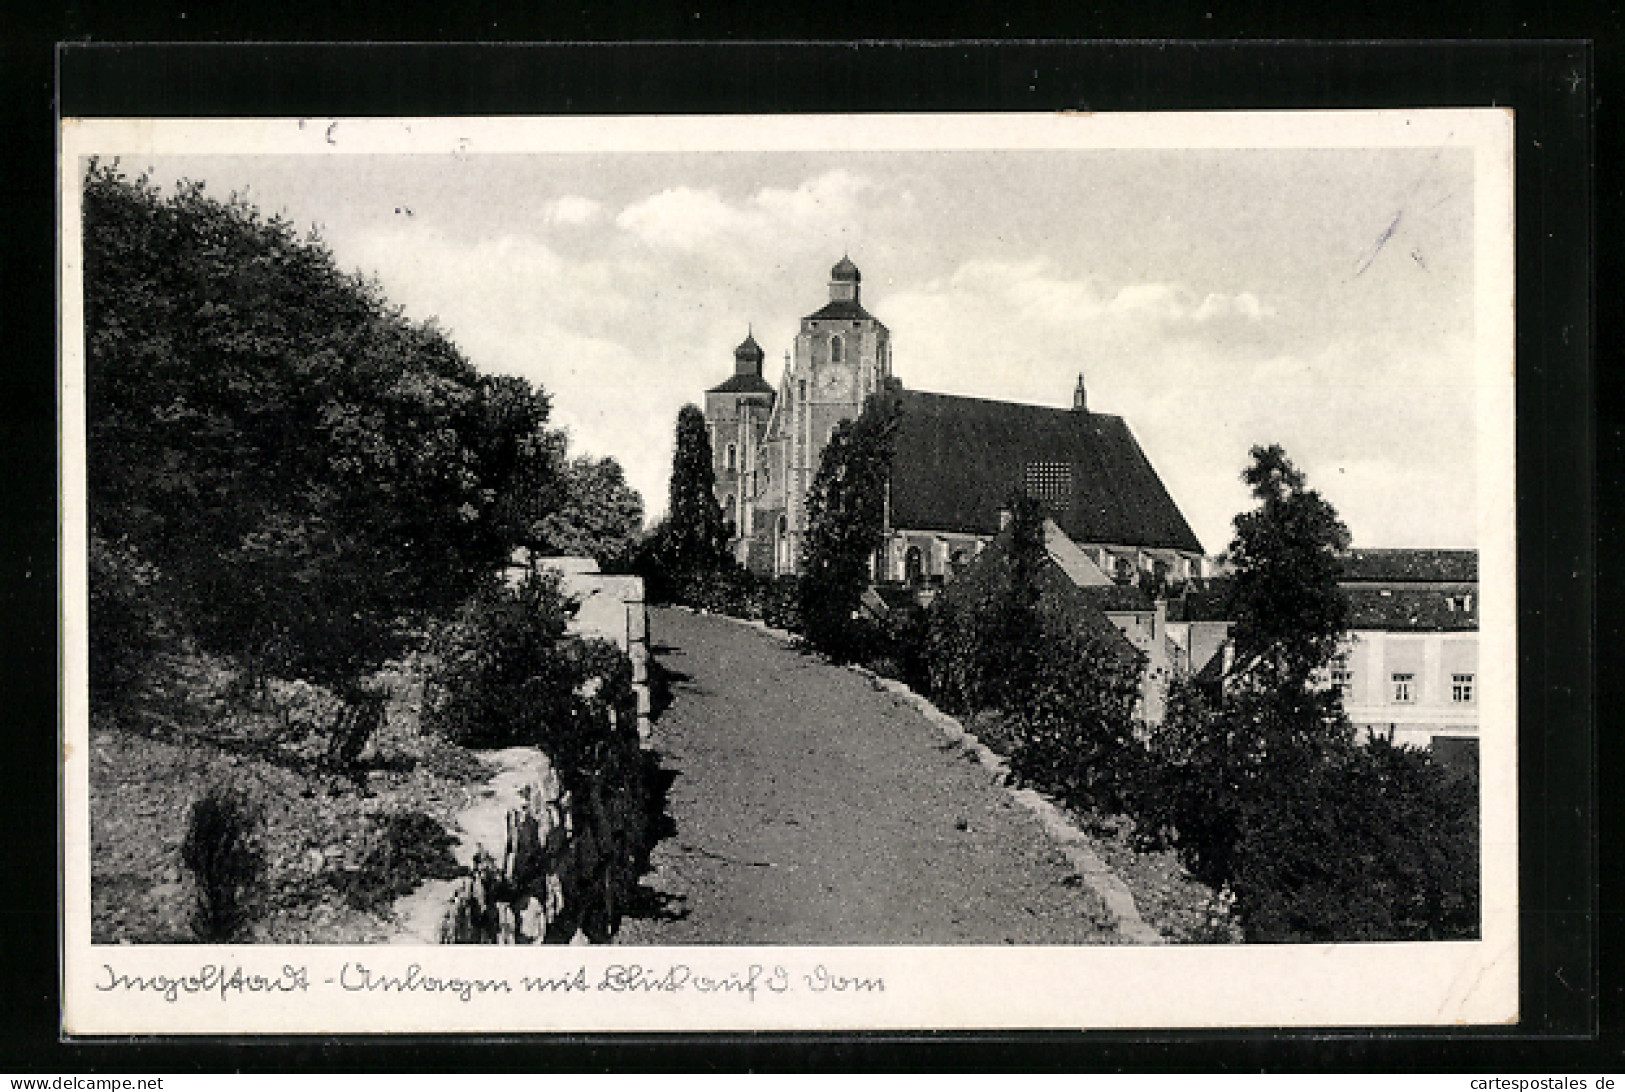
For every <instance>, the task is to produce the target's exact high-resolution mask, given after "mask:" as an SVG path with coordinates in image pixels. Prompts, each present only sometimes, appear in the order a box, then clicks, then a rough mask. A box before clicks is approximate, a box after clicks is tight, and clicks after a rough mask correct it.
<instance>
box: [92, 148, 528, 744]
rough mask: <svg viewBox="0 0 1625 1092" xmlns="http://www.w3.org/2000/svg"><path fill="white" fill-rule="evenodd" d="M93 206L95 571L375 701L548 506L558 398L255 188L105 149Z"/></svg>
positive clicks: (191, 623)
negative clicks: (479, 362) (355, 264)
mask: <svg viewBox="0 0 1625 1092" xmlns="http://www.w3.org/2000/svg"><path fill="white" fill-rule="evenodd" d="M84 197H85V200H84V240H85V241H84V263H85V264H84V268H85V276H84V283H85V340H86V398H87V411H88V412H87V422H86V423H87V480H88V486H89V515H90V523H91V534H92V537H93V538H94V539H97V540H99V541H100V542H101V543H103V544H109V548H110V549H114V548H116V556H117V557H118V558H120V559H121V561H120V565H119V566H118V567H112V566H108V565H100V566H98V568H97V572H98V573H100V574H102V575H101V577H98V576H97V575H96V573H93V575H92V581H93V584H95V583H96V582H97V581H98V580H100V579H106V578H108V577H111V578H112V579H114V580H117V579H119V577H118V576H117V573H118V572H121V571H122V572H125V573H131V572H138V573H140V574H141V576H142V580H143V582H144V586H145V588H146V589H147V594H146V598H147V599H149V600H153V601H161V602H163V603H164V604H165V607H166V609H167V611H168V613H170V614H171V615H173V617H174V619H175V620H176V622H177V624H178V625H179V626H180V627H181V628H182V629H183V630H184V635H185V636H187V637H188V638H190V639H191V640H193V641H195V642H196V643H197V644H198V645H199V646H200V647H202V648H203V649H205V650H207V651H210V652H213V653H216V654H219V655H224V656H228V657H231V658H233V659H235V660H237V661H238V662H240V663H242V664H243V665H245V666H246V667H248V668H249V670H250V672H251V673H253V674H259V675H264V674H268V673H276V674H282V675H287V676H291V677H299V678H304V679H308V680H310V681H312V682H316V683H320V684H324V685H329V686H334V687H337V688H338V689H339V690H340V691H341V693H342V694H347V695H348V696H350V697H355V696H356V690H355V687H356V684H357V682H358V680H359V679H360V678H361V677H362V676H363V675H365V674H366V673H367V672H369V671H370V670H371V669H373V668H374V667H376V665H377V664H379V663H380V662H382V661H383V660H385V659H387V658H389V657H390V656H393V655H395V654H397V653H398V652H400V651H401V650H402V649H403V647H404V646H405V644H406V642H407V641H408V640H410V639H411V634H412V631H413V628H414V626H416V625H417V624H419V623H421V622H422V621H423V620H424V619H425V618H427V617H429V616H432V615H434V614H437V613H442V612H445V611H448V610H450V609H452V608H453V607H454V606H455V605H456V604H457V603H459V602H461V601H462V600H463V599H464V598H465V597H466V596H467V595H468V594H469V593H470V592H472V591H473V590H474V589H475V588H476V587H478V586H479V585H480V583H481V582H482V581H484V580H486V579H489V577H490V574H491V573H492V572H493V570H494V568H495V567H496V566H497V565H498V564H499V563H500V562H501V561H502V560H503V559H504V558H505V557H506V556H507V554H508V553H509V552H510V551H511V549H512V547H513V546H514V545H515V544H516V542H517V541H519V535H520V528H521V527H522V526H523V525H524V524H525V523H526V522H527V521H530V520H533V519H534V518H536V516H537V513H536V512H535V511H533V510H531V509H529V508H527V507H526V506H525V505H526V504H528V503H529V501H528V498H529V497H531V496H534V495H536V494H545V492H546V489H547V487H548V484H549V477H550V469H549V468H550V467H552V466H553V465H554V462H556V455H555V453H554V449H555V447H556V444H557V441H556V440H555V438H554V436H553V434H551V433H549V432H548V431H547V430H546V428H545V422H546V420H547V416H548V411H549V405H548V400H547V398H546V396H545V394H543V393H542V392H540V391H537V390H534V389H532V388H531V387H530V386H529V385H528V384H526V383H524V382H523V381H521V380H516V379H484V378H481V377H480V376H478V375H477V374H476V373H475V371H474V369H473V368H472V366H471V365H470V364H469V363H468V361H467V360H466V359H464V357H463V356H462V354H461V353H460V352H459V351H458V350H457V348H456V347H455V346H454V345H452V343H451V342H450V341H449V340H448V339H447V338H446V336H445V334H444V333H443V332H442V331H440V330H439V329H438V328H437V327H436V326H435V325H434V324H433V323H414V322H410V321H408V320H407V319H406V318H404V317H403V315H402V314H401V313H400V311H399V309H398V308H395V307H392V306H390V305H389V304H387V303H386V301H385V300H384V298H383V295H382V293H381V292H380V290H379V288H378V286H377V285H376V284H375V283H374V282H372V281H369V280H366V279H364V278H361V277H359V276H356V275H351V274H346V273H343V272H341V271H340V270H339V269H338V267H337V265H336V264H335V262H334V261H333V258H332V255H331V254H330V253H329V252H328V250H327V249H326V247H325V246H324V245H323V244H322V242H321V240H320V239H319V237H317V236H315V235H314V234H311V235H307V236H306V237H304V238H300V237H299V236H298V235H297V234H296V233H295V232H294V231H293V229H292V227H291V225H289V224H288V223H287V222H286V221H284V220H281V219H279V218H275V217H273V218H270V219H266V218H264V217H262V216H261V215H260V214H259V212H258V211H257V210H255V209H254V208H253V207H252V206H250V205H249V204H247V203H246V202H245V201H243V200H241V199H239V198H235V197H234V198H232V199H230V200H228V201H224V202H222V201H217V200H214V199H213V198H211V197H209V196H207V195H206V194H205V193H204V188H203V186H202V184H201V183H186V184H182V185H181V186H180V187H178V188H177V190H176V191H175V193H174V194H173V195H172V196H169V197H167V198H166V197H163V196H162V195H160V194H159V192H158V191H157V189H156V188H155V187H153V186H152V185H151V184H150V183H149V182H147V181H146V180H145V179H135V180H130V179H128V178H126V177H125V176H124V175H122V174H121V173H120V172H119V170H118V168H117V165H116V164H100V163H93V164H92V165H91V166H90V168H89V170H88V172H87V174H86V177H85V181H84ZM113 544H116V547H115V546H114V545H113ZM108 556H109V557H111V556H115V555H114V554H109V555H108ZM106 592H107V589H106V588H99V587H93V588H92V593H91V594H92V599H93V601H96V602H100V603H103V604H109V605H112V604H115V603H116V601H117V598H118V597H117V596H110V595H108V594H106ZM126 598H127V597H126ZM125 613H126V614H127V613H128V612H127V611H125ZM104 614H106V611H105V610H104ZM107 617H109V618H111V619H113V620H114V621H118V620H119V619H120V618H121V617H122V615H120V614H119V613H118V612H116V611H115V612H114V613H112V614H110V615H107ZM94 625H95V623H94V622H93V626H94ZM125 629H126V630H127V629H129V627H128V626H126V627H125ZM349 749H351V748H349V747H348V746H346V748H345V750H349Z"/></svg>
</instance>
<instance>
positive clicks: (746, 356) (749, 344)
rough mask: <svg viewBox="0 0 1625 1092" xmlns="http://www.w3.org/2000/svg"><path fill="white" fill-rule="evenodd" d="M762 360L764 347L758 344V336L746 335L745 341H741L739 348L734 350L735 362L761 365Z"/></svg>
mask: <svg viewBox="0 0 1625 1092" xmlns="http://www.w3.org/2000/svg"><path fill="white" fill-rule="evenodd" d="M762 359H763V353H762V347H761V346H760V345H758V344H756V335H755V334H746V335H745V340H744V341H741V342H740V343H739V348H737V349H735V350H734V360H736V361H738V362H739V363H745V362H747V361H748V362H749V363H751V364H757V365H760V364H761V363H762Z"/></svg>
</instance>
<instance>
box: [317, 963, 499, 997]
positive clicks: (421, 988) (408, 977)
mask: <svg viewBox="0 0 1625 1092" xmlns="http://www.w3.org/2000/svg"><path fill="white" fill-rule="evenodd" d="M339 986H340V987H342V988H343V989H345V990H348V991H349V992H351V993H363V992H364V993H445V994H451V995H452V996H453V997H456V998H457V1000H459V1001H464V1002H466V1001H469V1000H471V999H472V998H473V997H474V995H475V994H477V993H512V992H513V986H512V985H510V984H509V983H508V980H507V979H506V978H441V977H439V976H438V975H432V974H425V973H424V972H423V966H422V965H421V964H418V963H413V964H411V965H410V966H408V967H407V968H406V973H405V974H398V975H389V974H378V973H376V972H374V971H370V970H368V969H367V968H366V966H364V965H363V964H360V963H346V964H345V965H344V969H343V970H341V971H340V972H339Z"/></svg>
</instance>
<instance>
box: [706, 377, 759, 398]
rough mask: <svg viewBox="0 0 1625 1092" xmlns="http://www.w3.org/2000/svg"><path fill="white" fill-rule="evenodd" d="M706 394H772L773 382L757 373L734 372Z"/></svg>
mask: <svg viewBox="0 0 1625 1092" xmlns="http://www.w3.org/2000/svg"><path fill="white" fill-rule="evenodd" d="M705 393H706V394H772V393H773V384H771V383H769V382H768V381H767V380H765V379H763V378H762V377H761V376H759V375H750V374H749V373H746V374H743V375H741V374H739V373H737V372H736V373H734V374H733V375H730V376H729V377H728V378H727V379H725V380H723V381H722V382H721V383H718V384H717V385H716V386H714V387H712V388H711V389H710V390H708V391H706V392H705Z"/></svg>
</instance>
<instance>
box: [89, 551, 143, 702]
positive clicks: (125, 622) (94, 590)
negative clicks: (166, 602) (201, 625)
mask: <svg viewBox="0 0 1625 1092" xmlns="http://www.w3.org/2000/svg"><path fill="white" fill-rule="evenodd" d="M157 581H158V571H157V569H156V568H154V567H153V566H152V565H149V564H147V563H145V562H143V561H142V560H141V558H140V557H139V556H137V554H136V552H135V551H134V550H133V549H131V548H129V547H128V546H124V545H115V544H112V543H108V542H106V541H104V540H103V539H102V538H101V536H100V535H96V534H92V535H91V536H90V553H89V585H90V588H89V591H90V597H89V598H90V696H91V700H92V702H93V703H95V704H96V705H97V706H101V705H102V704H103V703H107V704H110V705H113V706H115V707H116V706H118V705H119V704H121V703H122V702H123V701H124V700H126V699H127V698H128V697H129V696H130V695H131V693H132V692H133V691H134V690H135V689H136V688H137V687H138V686H139V685H140V683H141V680H142V679H143V678H144V677H145V675H146V673H147V671H148V669H149V667H150V664H151V659H152V656H153V654H154V652H155V651H156V650H157V649H158V647H159V634H160V628H159V626H158V624H157V616H158V610H157V598H156V596H155V595H154V587H155V585H156V584H157Z"/></svg>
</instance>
